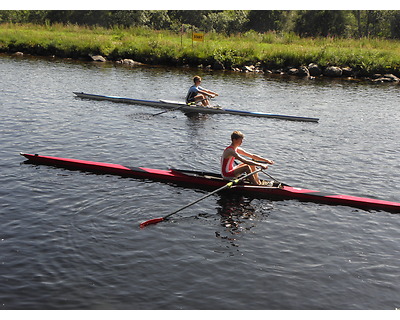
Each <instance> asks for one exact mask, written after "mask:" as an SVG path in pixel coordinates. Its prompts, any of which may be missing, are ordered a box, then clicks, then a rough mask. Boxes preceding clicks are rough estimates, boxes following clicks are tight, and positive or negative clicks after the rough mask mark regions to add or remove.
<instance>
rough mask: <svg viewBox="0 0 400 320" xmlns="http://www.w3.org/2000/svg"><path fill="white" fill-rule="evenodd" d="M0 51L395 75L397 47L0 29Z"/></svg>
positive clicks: (375, 42) (253, 36)
mask: <svg viewBox="0 0 400 320" xmlns="http://www.w3.org/2000/svg"><path fill="white" fill-rule="evenodd" d="M0 51H1V52H17V51H21V52H23V53H30V54H34V55H55V56H58V57H69V58H76V59H78V58H87V57H88V55H89V54H100V55H103V56H105V57H107V59H109V60H119V59H133V60H135V61H139V62H143V63H149V64H165V65H185V64H189V65H192V66H197V65H199V64H203V65H211V66H218V65H219V66H221V65H223V66H224V67H225V68H231V67H234V66H243V65H245V64H255V63H257V62H260V63H261V64H262V65H263V66H266V67H269V68H285V67H289V66H293V67H298V66H301V65H308V64H309V63H311V62H313V63H317V64H318V65H320V66H321V67H326V66H329V65H334V66H348V67H351V68H353V69H354V70H356V71H357V72H359V73H360V75H369V74H373V73H394V74H396V75H400V42H399V41H394V40H383V39H382V40H379V39H366V38H363V39H340V38H300V37H298V36H296V35H294V34H276V33H265V34H259V33H255V32H248V33H246V34H240V35H235V36H230V37H227V36H223V35H219V34H213V33H211V34H206V35H205V42H204V43H201V42H195V43H194V44H192V40H191V34H190V33H184V34H183V36H182V37H181V34H180V33H173V32H170V31H154V30H148V29H143V28H132V29H122V28H113V29H104V28H86V27H81V26H64V25H53V26H38V25H13V24H2V25H0Z"/></svg>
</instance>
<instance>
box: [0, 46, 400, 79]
mask: <svg viewBox="0 0 400 320" xmlns="http://www.w3.org/2000/svg"><path fill="white" fill-rule="evenodd" d="M1 56H8V57H20V58H38V59H44V60H52V59H57V60H67V61H76V62H86V63H90V62H93V63H100V64H113V65H120V66H121V67H126V68H135V67H148V68H165V67H173V68H178V69H179V68H190V69H193V70H203V71H219V72H232V73H246V74H259V75H266V76H271V77H274V78H292V79H305V80H307V79H309V80H324V79H325V80H336V81H351V82H365V83H376V84H381V83H390V84H399V85H400V78H398V77H397V76H396V75H394V74H370V75H364V76H357V75H356V74H355V73H353V72H352V70H350V69H349V68H343V69H342V68H340V67H332V68H330V69H328V70H326V69H325V70H324V69H322V68H319V69H320V70H317V71H312V72H314V73H311V74H310V69H309V68H308V67H305V66H301V67H300V68H294V67H286V68H278V69H269V68H267V67H263V66H262V65H260V64H259V65H258V66H254V65H245V66H242V67H234V68H231V69H224V68H216V69H214V68H212V66H211V65H207V66H203V65H201V64H200V65H198V66H190V65H168V64H164V65H160V64H149V63H142V62H138V61H134V60H132V59H120V60H108V59H106V58H104V57H103V56H101V55H94V56H89V55H88V56H87V57H83V56H82V57H78V58H67V57H59V56H56V55H48V56H43V55H35V54H31V53H23V52H20V51H17V52H4V51H1V52H0V57H1ZM329 70H334V71H333V72H332V73H329V72H330V71H329ZM315 72H316V73H315Z"/></svg>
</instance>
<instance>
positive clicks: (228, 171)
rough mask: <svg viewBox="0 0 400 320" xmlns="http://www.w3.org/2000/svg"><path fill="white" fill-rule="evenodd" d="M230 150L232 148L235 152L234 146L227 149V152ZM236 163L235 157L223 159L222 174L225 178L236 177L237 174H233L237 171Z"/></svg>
mask: <svg viewBox="0 0 400 320" xmlns="http://www.w3.org/2000/svg"><path fill="white" fill-rule="evenodd" d="M229 148H232V149H233V150H235V149H234V148H233V147H232V146H229V147H227V148H225V150H227V149H229ZM225 150H224V151H225ZM235 151H236V150H235ZM234 161H235V157H229V158H224V157H223V156H222V157H221V174H222V176H223V177H234V176H235V173H234V172H233V171H234V169H235V166H234V164H235V162H234Z"/></svg>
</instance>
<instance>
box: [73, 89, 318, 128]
mask: <svg viewBox="0 0 400 320" xmlns="http://www.w3.org/2000/svg"><path fill="white" fill-rule="evenodd" d="M74 94H75V95H76V96H78V97H79V98H84V99H92V100H107V101H112V102H120V103H130V104H138V105H144V106H149V107H157V108H165V109H170V110H181V111H183V112H185V113H219V114H221V113H222V114H233V115H239V116H248V117H261V118H273V119H282V120H292V121H307V122H318V120H319V119H318V118H310V117H298V116H287V115H282V114H271V113H262V112H252V111H242V110H234V109H226V108H221V107H203V106H194V105H188V104H186V103H184V102H179V101H169V100H158V101H152V100H141V99H131V98H121V97H112V96H103V95H98V94H90V93H84V92H74Z"/></svg>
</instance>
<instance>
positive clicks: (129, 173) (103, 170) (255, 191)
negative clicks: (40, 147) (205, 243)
mask: <svg viewBox="0 0 400 320" xmlns="http://www.w3.org/2000/svg"><path fill="white" fill-rule="evenodd" d="M21 155H22V156H24V157H25V158H27V159H28V161H29V163H33V164H42V165H50V166H56V167H62V168H67V169H71V170H82V171H89V172H94V173H99V174H113V175H118V176H122V177H133V178H139V179H150V180H155V181H161V182H168V183H174V184H178V185H184V186H189V187H194V188H201V189H207V190H208V189H214V190H215V189H217V188H220V187H222V186H224V185H225V184H226V183H227V181H226V180H224V179H222V178H221V176H220V175H219V174H214V173H209V172H199V171H187V170H178V169H169V170H159V169H150V168H143V167H125V166H122V165H118V164H111V163H104V162H94V161H85V160H77V159H69V158H59V157H49V156H42V155H37V154H26V153H21ZM229 190H230V191H228V192H232V191H234V192H239V193H241V194H246V195H249V196H252V197H261V198H274V199H282V200H285V199H297V200H301V201H310V202H315V203H325V204H331V205H345V206H351V207H357V208H362V209H372V210H385V211H389V212H400V203H397V202H392V201H385V200H378V199H373V198H363V197H355V196H348V195H335V194H326V193H322V192H319V191H315V190H309V189H302V188H294V187H290V186H286V185H285V186H284V187H283V188H277V187H269V186H257V185H251V184H249V183H247V184H239V185H236V186H235V187H233V188H232V189H229Z"/></svg>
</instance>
